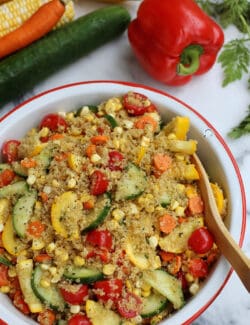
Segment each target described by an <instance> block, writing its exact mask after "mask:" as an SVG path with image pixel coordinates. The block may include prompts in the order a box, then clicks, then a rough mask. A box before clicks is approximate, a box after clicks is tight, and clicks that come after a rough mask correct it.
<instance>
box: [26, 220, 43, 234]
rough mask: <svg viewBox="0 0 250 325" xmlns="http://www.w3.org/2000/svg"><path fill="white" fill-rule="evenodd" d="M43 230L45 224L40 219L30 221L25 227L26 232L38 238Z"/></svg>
mask: <svg viewBox="0 0 250 325" xmlns="http://www.w3.org/2000/svg"><path fill="white" fill-rule="evenodd" d="M44 230H45V225H44V224H43V223H41V221H39V220H36V221H31V222H30V223H29V224H28V227H27V232H28V233H29V234H30V235H31V236H33V237H36V238H39V237H40V236H41V234H42V233H43V231H44Z"/></svg>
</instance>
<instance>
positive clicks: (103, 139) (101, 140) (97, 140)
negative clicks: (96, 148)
mask: <svg viewBox="0 0 250 325" xmlns="http://www.w3.org/2000/svg"><path fill="white" fill-rule="evenodd" d="M108 140H109V137H108V136H106V135H96V136H94V137H92V138H91V139H90V141H91V142H92V143H93V144H105V143H107V142H108Z"/></svg>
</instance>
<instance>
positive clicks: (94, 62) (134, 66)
mask: <svg viewBox="0 0 250 325" xmlns="http://www.w3.org/2000/svg"><path fill="white" fill-rule="evenodd" d="M124 5H125V6H126V7H127V8H128V10H129V11H130V13H131V15H132V17H134V16H135V14H136V10H137V6H138V1H127V2H125V4H124ZM99 6H101V4H100V3H99V4H97V3H94V2H93V1H83V0H82V1H81V0H78V1H77V2H76V11H77V16H79V15H82V14H84V13H86V12H88V11H91V10H93V9H95V8H98V7H99ZM237 33H238V32H237V31H236V30H235V29H234V28H233V27H232V28H229V29H227V30H226V31H225V39H226V41H228V40H230V39H231V38H235V37H237ZM34 73H35V72H34ZM86 80H122V81H132V82H136V83H141V84H145V85H148V86H152V87H155V88H158V89H161V90H164V91H166V92H168V93H170V94H171V95H174V96H176V97H178V98H179V99H181V100H183V101H184V102H186V103H187V104H189V105H191V106H192V107H194V108H195V109H196V110H197V111H199V112H200V113H201V114H202V115H203V116H204V117H205V118H206V119H207V120H208V121H209V122H210V123H212V124H213V126H214V127H215V128H216V129H217V130H218V131H219V133H220V134H221V135H222V136H223V138H224V139H225V141H226V143H227V144H228V146H229V147H230V149H231V151H232V153H233V155H234V157H235V158H236V161H237V163H238V165H239V168H240V171H241V175H242V178H243V182H244V185H245V191H246V197H247V229H246V234H245V240H244V244H243V250H244V251H245V252H246V253H247V255H248V256H250V135H248V136H244V137H242V138H241V139H238V140H230V139H229V138H228V137H227V133H228V131H229V130H230V129H231V128H232V127H233V126H235V125H236V124H238V123H239V122H240V121H241V120H242V119H243V117H244V116H245V115H246V111H247V107H248V105H249V104H250V91H249V90H248V89H247V77H245V78H243V79H242V80H241V81H237V82H235V83H233V84H232V85H230V86H228V87H226V88H222V87H221V83H222V70H221V67H220V65H218V64H216V65H215V66H214V67H213V69H212V70H210V71H209V72H208V73H207V74H205V75H202V76H200V77H196V78H195V79H194V80H193V81H192V82H191V83H189V84H188V85H186V86H182V87H167V86H165V85H163V84H160V83H158V82H155V81H154V80H152V78H151V77H149V76H148V75H147V74H146V73H145V72H144V71H143V70H142V68H141V67H140V66H139V65H138V63H137V62H136V60H135V58H134V55H133V53H132V51H131V48H130V45H129V43H128V40H127V34H126V33H125V34H124V35H123V36H122V37H120V38H119V39H117V40H115V41H113V42H111V43H109V44H107V45H105V46H103V47H102V48H100V49H98V50H96V51H94V52H93V53H91V54H89V55H88V56H86V57H83V58H82V59H80V60H78V61H77V62H75V63H74V64H71V65H69V66H67V67H66V68H64V69H62V70H61V71H58V72H57V73H55V74H54V75H52V76H51V77H50V78H48V79H47V80H45V81H44V82H42V83H40V84H38V85H37V86H36V87H35V88H34V89H32V90H31V91H30V92H29V93H27V94H26V96H25V98H22V99H21V100H23V99H28V98H30V97H31V96H33V95H35V94H37V93H39V92H42V91H45V90H47V89H49V88H52V87H57V86H60V85H63V84H66V83H72V82H77V81H86ZM18 103H19V101H18V102H17V101H16V102H11V103H9V104H7V105H5V106H4V107H3V108H2V109H1V111H0V116H1V115H3V114H4V113H5V112H7V111H8V110H9V109H11V108H13V107H14V106H15V105H16V104H18ZM249 319H250V296H249V294H248V293H247V291H246V290H245V288H244V287H243V285H242V284H241V282H240V281H239V279H238V278H237V276H236V275H235V273H233V275H232V276H231V278H230V280H229V281H228V284H227V285H226V287H225V288H224V290H223V291H222V292H221V294H220V295H219V297H218V298H217V299H216V300H215V302H214V303H213V304H212V305H211V306H210V307H209V308H208V309H207V310H206V311H205V312H204V313H203V314H202V315H201V316H200V317H199V318H198V319H197V320H196V321H195V322H194V323H193V324H194V325H214V324H220V325H228V324H231V325H233V324H237V325H247V324H249V323H250V321H249Z"/></svg>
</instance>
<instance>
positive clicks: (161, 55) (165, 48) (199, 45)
mask: <svg viewBox="0 0 250 325" xmlns="http://www.w3.org/2000/svg"><path fill="white" fill-rule="evenodd" d="M128 37H129V41H130V43H131V46H132V48H133V50H134V52H135V55H136V57H137V59H138V60H139V62H140V63H141V65H142V66H143V67H144V69H145V70H146V71H147V72H148V73H149V74H150V75H151V76H152V77H154V78H155V79H156V80H159V81H161V82H163V83H165V84H167V85H172V86H177V85H183V84H185V83H187V82H188V81H190V80H191V78H192V76H193V75H199V74H202V73H205V72H207V71H208V70H209V69H210V68H211V67H212V66H213V64H214V63H215V60H216V56H217V53H218V51H219V50H220V48H221V47H222V45H223V43H224V34H223V31H222V29H221V28H220V26H219V25H218V24H216V22H215V21H214V20H212V18H210V17H209V16H208V15H207V14H205V13H204V12H203V11H202V10H201V8H200V7H199V6H198V5H197V4H196V3H195V1H194V0H174V1H172V0H164V1H163V0H144V1H143V2H142V3H141V5H140V7H139V9H138V12H137V17H136V19H134V20H133V21H132V22H131V23H130V25H129V27H128Z"/></svg>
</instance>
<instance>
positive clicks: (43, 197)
mask: <svg viewBox="0 0 250 325" xmlns="http://www.w3.org/2000/svg"><path fill="white" fill-rule="evenodd" d="M40 197H41V199H42V201H43V203H45V202H47V201H48V199H49V197H48V194H47V193H45V192H41V193H40Z"/></svg>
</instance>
